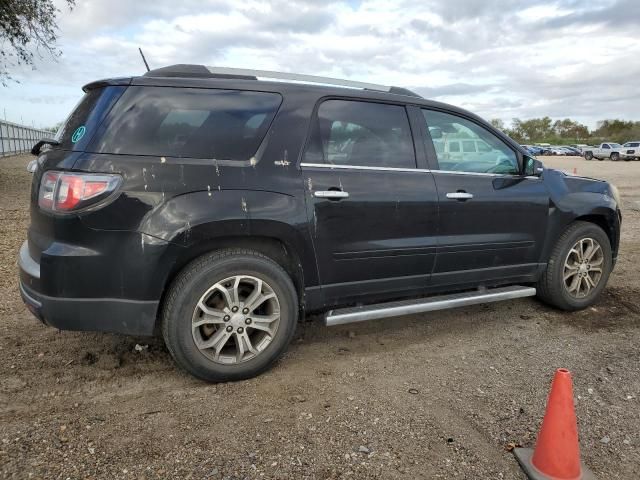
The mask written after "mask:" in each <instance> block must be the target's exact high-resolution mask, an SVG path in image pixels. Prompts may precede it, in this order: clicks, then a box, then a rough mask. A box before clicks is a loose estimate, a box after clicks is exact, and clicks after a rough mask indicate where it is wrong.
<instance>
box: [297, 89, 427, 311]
mask: <svg viewBox="0 0 640 480" xmlns="http://www.w3.org/2000/svg"><path fill="white" fill-rule="evenodd" d="M414 114H415V112H414ZM416 125H417V127H418V128H420V124H419V122H416ZM416 153H417V155H416ZM417 161H419V162H422V163H421V167H422V168H417V164H416V162H417ZM425 167H426V159H425V155H424V145H423V144H422V143H420V144H417V145H416V144H415V143H414V141H413V135H412V131H411V127H410V122H409V117H408V114H407V110H406V109H405V107H404V106H403V105H392V104H386V103H373V102H366V101H360V100H358V101H356V100H347V99H329V100H325V101H323V102H322V103H321V104H320V105H319V107H318V108H317V113H316V114H315V115H314V118H313V120H312V132H311V137H310V139H309V142H308V146H307V149H306V152H305V154H304V158H303V162H302V164H301V169H302V177H303V180H304V184H305V192H306V201H307V209H308V216H309V228H310V230H311V232H310V233H311V237H312V238H313V245H314V249H315V253H316V258H317V263H318V272H319V275H320V281H321V285H322V291H323V294H324V297H325V301H326V302H327V304H338V303H344V302H349V301H354V300H355V301H357V300H365V299H366V297H367V296H371V297H372V298H375V299H376V300H377V299H381V298H382V297H383V296H385V295H387V296H410V295H415V294H420V293H423V292H424V291H425V289H426V287H427V284H428V280H429V277H430V274H431V271H432V270H433V265H434V260H435V253H436V228H437V218H438V206H437V202H438V198H437V193H436V188H435V183H434V179H433V176H432V174H431V173H430V172H429V171H428V170H427V169H426V168H425Z"/></svg>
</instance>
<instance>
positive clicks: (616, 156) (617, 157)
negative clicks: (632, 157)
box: [610, 152, 620, 162]
mask: <svg viewBox="0 0 640 480" xmlns="http://www.w3.org/2000/svg"><path fill="white" fill-rule="evenodd" d="M610 158H611V161H612V162H617V161H618V160H620V154H619V153H616V152H613V153H612V154H611V157H610Z"/></svg>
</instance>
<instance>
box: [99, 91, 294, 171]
mask: <svg viewBox="0 0 640 480" xmlns="http://www.w3.org/2000/svg"><path fill="white" fill-rule="evenodd" d="M281 101H282V98H281V96H280V95H279V94H277V93H268V92H251V91H240V90H214V89H199V88H172V87H129V88H128V89H127V91H126V92H125V93H124V95H123V96H122V98H121V99H120V101H119V102H118V104H117V105H116V106H115V108H114V109H113V111H112V112H111V114H110V115H109V116H108V117H107V119H106V120H105V122H104V126H103V129H102V130H103V132H102V135H101V138H99V140H98V141H97V142H96V145H95V149H96V150H97V151H98V152H100V153H111V154H127V155H153V156H167V157H188V158H207V159H218V160H249V159H250V158H251V157H252V156H253V155H255V153H256V151H257V150H258V147H259V146H260V143H261V142H262V140H263V139H264V136H265V135H266V133H267V131H268V129H269V125H270V124H271V121H272V120H273V118H274V116H275V114H276V112H277V110H278V108H279V106H280V103H281Z"/></svg>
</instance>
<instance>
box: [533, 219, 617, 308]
mask: <svg viewBox="0 0 640 480" xmlns="http://www.w3.org/2000/svg"><path fill="white" fill-rule="evenodd" d="M611 268H612V258H611V244H610V243H609V237H607V234H606V233H605V232H604V231H603V230H602V229H601V228H600V227H598V226H597V225H595V224H593V223H589V222H576V223H574V224H572V225H571V226H570V227H569V228H567V230H566V231H565V232H564V233H563V234H562V236H561V237H560V238H559V239H558V241H557V243H556V245H555V247H554V249H553V251H552V253H551V256H550V258H549V262H548V263H547V269H546V271H545V272H544V274H543V275H542V277H541V278H540V280H539V282H538V285H537V290H538V297H540V298H541V299H542V300H543V301H544V302H546V303H548V304H550V305H553V306H555V307H557V308H560V309H562V310H580V309H583V308H586V307H588V306H590V305H592V304H593V303H594V302H595V301H596V300H597V298H598V296H599V295H600V293H601V292H602V290H603V289H604V287H605V285H606V283H607V280H608V279H609V274H610V273H611Z"/></svg>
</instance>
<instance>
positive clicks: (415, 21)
mask: <svg viewBox="0 0 640 480" xmlns="http://www.w3.org/2000/svg"><path fill="white" fill-rule="evenodd" d="M56 2H57V3H58V4H59V6H60V9H61V10H62V13H61V15H60V18H59V27H60V42H59V46H60V48H61V50H62V51H63V55H62V57H60V58H59V59H58V61H57V62H54V61H51V60H50V59H48V58H43V59H41V60H38V61H37V63H36V69H35V70H32V69H30V68H24V67H23V68H12V69H11V74H12V75H13V77H14V78H16V79H17V80H19V81H20V83H19V84H18V83H10V84H9V86H8V87H2V86H0V109H1V108H5V109H6V115H7V119H8V120H12V121H18V122H20V120H21V119H22V120H23V121H24V123H25V124H32V123H33V124H35V125H36V126H37V127H46V126H51V125H53V124H55V123H57V122H59V121H61V120H63V119H64V118H65V117H66V115H67V113H68V112H69V110H70V109H71V108H72V107H73V106H74V105H75V103H76V102H77V101H78V99H79V97H80V96H81V95H82V92H81V87H82V85H84V84H85V83H88V82H89V81H91V80H95V79H98V78H105V77H121V76H131V75H138V74H142V73H143V72H144V69H143V65H142V62H141V60H140V57H139V54H138V51H137V47H138V46H141V47H142V48H143V50H144V52H145V54H146V56H147V60H148V61H149V63H150V66H151V68H154V67H160V66H165V65H170V64H173V63H198V64H204V65H216V66H227V67H241V68H256V69H268V70H281V71H294V72H297V73H308V74H317V75H324V76H333V77H339V78H350V79H353V80H362V81H369V82H374V83H382V84H391V85H398V86H405V87H409V88H411V89H413V90H415V91H417V92H419V93H421V94H422V95H424V96H425V97H428V98H433V99H437V100H440V101H444V102H448V103H452V104H455V105H459V106H462V107H465V108H468V109H470V110H472V111H474V112H476V113H478V114H480V115H482V116H483V117H485V118H501V119H503V120H505V122H506V123H507V124H508V123H510V120H511V118H513V117H519V118H523V119H526V118H531V117H536V116H544V115H549V116H551V117H553V118H560V117H567V116H569V117H572V118H575V119H578V120H580V121H582V122H584V123H586V124H587V125H589V126H591V127H593V126H595V123H596V121H597V120H599V119H602V118H612V117H618V118H625V119H634V120H640V109H639V108H638V106H639V104H640V103H639V102H640V88H638V86H639V85H640V61H639V60H638V59H640V28H639V22H638V19H640V0H588V1H587V0H556V1H545V0H420V1H416V0H407V1H405V0H396V1H392V0H362V1H360V0H348V1H342V2H340V1H330V0H286V1H285V0H274V1H261V0H243V1H238V0H182V1H178V0H155V1H153V2H149V1H135V0H77V2H76V3H77V5H76V8H75V9H74V10H73V11H72V12H71V13H69V11H68V10H67V9H66V7H65V5H64V2H62V1H59V2H58V1H57V0H56ZM0 114H2V112H1V111H0Z"/></svg>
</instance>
